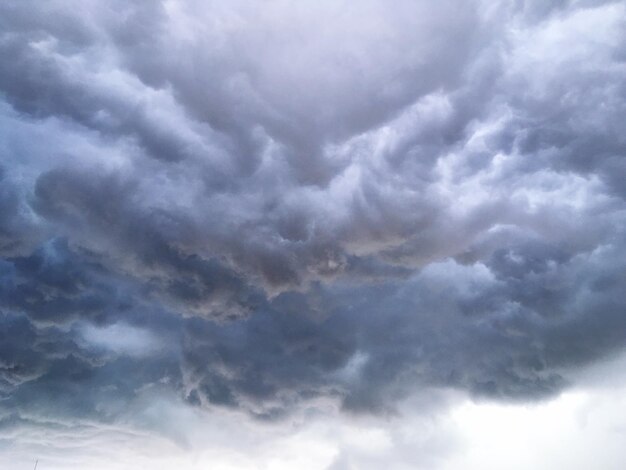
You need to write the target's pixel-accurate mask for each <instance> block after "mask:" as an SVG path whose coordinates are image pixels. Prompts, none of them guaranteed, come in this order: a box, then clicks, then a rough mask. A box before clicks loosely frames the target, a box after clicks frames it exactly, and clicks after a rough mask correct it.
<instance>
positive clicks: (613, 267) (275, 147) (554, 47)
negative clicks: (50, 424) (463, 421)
mask: <svg viewBox="0 0 626 470" xmlns="http://www.w3.org/2000/svg"><path fill="white" fill-rule="evenodd" d="M625 13H626V12H625V6H624V3H623V2H619V1H582V0H581V1H554V2H538V1H537V2H535V1H525V2H518V1H498V2H484V1H479V0H476V1H469V2H464V3H463V5H459V4H458V3H457V2H452V1H443V2H436V4H434V3H433V2H430V1H426V0H420V1H417V2H415V1H400V2H395V3H394V4H393V6H391V5H389V4H387V3H385V2H381V1H378V0H367V1H365V2H360V3H359V4H358V5H357V4H352V3H350V2H344V1H339V2H331V1H322V2H304V3H303V2H289V1H282V0H281V1H278V0H277V1H274V0H273V1H270V2H262V3H259V2H251V1H245V0H241V1H239V0H237V1H233V2H228V3H224V2H200V1H195V0H184V1H183V0H170V1H157V0H154V1H152V0H151V1H145V2H122V1H113V2H107V3H106V4H103V3H101V2H95V1H84V0H81V1H78V0H76V1H74V0H70V1H67V0H65V1H49V2H46V4H45V5H42V4H40V2H36V1H31V0H22V1H12V0H9V1H6V2H3V3H2V5H0V57H2V59H3V60H2V61H1V62H0V98H1V103H0V120H1V124H0V142H2V143H1V144H0V162H1V163H0V165H1V167H0V255H1V256H2V260H1V261H0V312H1V313H0V335H1V336H2V338H3V339H2V342H1V345H0V394H1V396H2V402H3V405H2V406H3V407H5V411H4V415H3V417H0V420H2V421H3V422H6V421H7V420H8V421H10V422H13V423H20V422H21V421H20V420H22V419H31V420H32V419H35V420H36V419H38V416H39V415H41V416H51V415H54V416H56V418H55V419H59V420H69V421H70V422H71V421H73V420H77V419H88V420H93V421H94V422H102V423H105V422H108V423H111V422H120V420H121V421H124V420H130V418H128V416H130V414H129V413H131V409H132V406H133V403H135V400H138V399H139V397H142V396H144V394H145V393H146V390H157V389H158V390H165V391H167V393H170V394H173V395H174V396H176V397H178V398H177V399H178V400H180V401H181V402H186V403H188V404H191V405H193V406H198V407H201V408H203V409H205V408H206V409H213V408H215V407H218V408H225V409H229V410H236V411H243V412H245V413H248V414H250V415H251V416H254V417H256V418H259V419H262V420H267V421H273V420H280V419H284V418H285V417H288V416H291V415H293V414H294V413H298V412H300V411H301V410H302V409H325V410H326V409H328V408H329V407H330V408H332V409H341V410H343V412H345V413H358V414H363V413H364V414H379V413H393V412H395V411H396V404H397V402H398V400H401V399H405V398H407V397H414V396H419V395H420V394H425V393H426V392H425V390H431V389H441V390H448V389H455V390H460V391H462V392H465V393H469V394H471V395H472V396H479V397H488V398H491V399H498V400H522V401H527V400H537V399H541V398H545V397H548V396H554V394H556V393H558V392H560V391H562V390H563V389H564V388H566V387H567V385H568V383H569V382H570V381H571V380H573V379H574V378H575V377H576V374H577V373H578V371H579V370H580V368H582V367H584V366H587V365H589V364H592V363H594V362H595V361H597V360H600V359H602V358H605V357H609V356H610V355H612V354H615V353H617V352H619V351H620V350H621V349H622V348H623V346H624V344H625V341H626V317H624V313H625V312H626V291H624V289H623V286H624V284H625V282H626V210H625V207H626V206H625V205H624V199H625V198H626V183H625V182H626V160H625V159H624V156H625V153H626V134H624V132H623V129H622V127H623V125H622V123H623V122H625V121H626V99H625V98H626V82H624V80H623V77H624V73H625V71H626V65H625V60H626V46H625V45H626V28H625V26H626V25H625V23H624V18H626V15H625ZM157 344H158V345H161V346H159V347H156V346H155V345H157ZM131 414H132V413H131ZM16 416H19V417H20V418H19V419H17V418H16ZM337 465H340V463H338V464H337ZM337 468H343V467H337Z"/></svg>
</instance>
